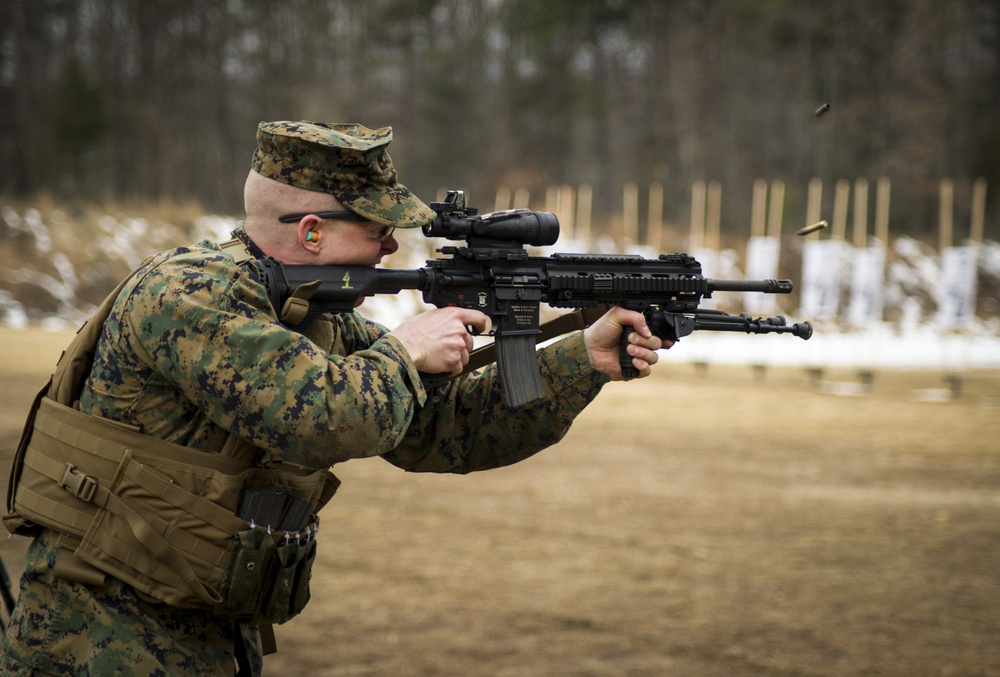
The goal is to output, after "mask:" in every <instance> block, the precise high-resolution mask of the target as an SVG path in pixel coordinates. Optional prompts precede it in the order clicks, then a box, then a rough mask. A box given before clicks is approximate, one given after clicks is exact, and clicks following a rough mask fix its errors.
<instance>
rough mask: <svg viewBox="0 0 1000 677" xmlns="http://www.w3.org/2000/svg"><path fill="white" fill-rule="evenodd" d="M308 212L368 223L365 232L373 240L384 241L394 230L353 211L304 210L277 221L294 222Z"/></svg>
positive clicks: (321, 216) (286, 215)
mask: <svg viewBox="0 0 1000 677" xmlns="http://www.w3.org/2000/svg"><path fill="white" fill-rule="evenodd" d="M310 214H311V215H313V216H317V217H319V218H321V219H337V220H338V221H359V222H362V223H367V224H368V225H367V226H366V227H365V232H366V233H367V234H368V237H370V238H371V239H373V240H378V241H379V242H385V241H386V240H387V239H389V237H391V236H392V233H393V231H394V230H396V227H395V226H383V225H382V224H379V223H370V222H369V221H368V219H367V218H365V217H364V216H361V215H360V214H355V213H354V212H304V213H302V214H285V215H284V216H279V217H278V221H280V222H281V223H296V222H297V221H301V220H302V219H303V218H305V217H307V216H309V215H310Z"/></svg>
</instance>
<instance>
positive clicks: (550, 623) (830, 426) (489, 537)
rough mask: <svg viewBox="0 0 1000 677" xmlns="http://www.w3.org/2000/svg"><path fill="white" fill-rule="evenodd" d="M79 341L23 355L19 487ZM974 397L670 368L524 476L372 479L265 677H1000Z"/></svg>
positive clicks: (4, 413) (982, 449)
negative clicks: (39, 412)
mask: <svg viewBox="0 0 1000 677" xmlns="http://www.w3.org/2000/svg"><path fill="white" fill-rule="evenodd" d="M691 340H692V341H694V340H697V338H696V337H695V338H692V339H691ZM747 340H755V339H753V338H750V337H748V339H747ZM765 340H766V339H765ZM66 341H67V337H66V336H65V335H58V334H37V333H19V332H0V357H2V374H3V388H2V389H0V405H2V406H0V437H2V443H3V446H2V447H0V449H2V451H0V456H2V458H3V460H2V464H3V465H2V467H3V468H4V470H3V471H2V479H3V486H6V476H7V465H8V461H7V460H6V459H7V457H8V456H9V454H10V452H11V450H12V447H13V445H14V443H15V441H16V438H17V437H18V435H19V432H20V426H21V420H22V417H23V414H24V411H25V409H26V407H27V406H28V403H29V400H30V398H31V396H32V395H33V393H34V391H35V390H36V389H37V388H38V386H39V385H40V384H41V381H42V380H43V379H44V377H45V374H46V373H47V372H48V371H49V368H50V367H51V366H52V364H53V363H54V360H55V358H56V356H57V355H58V353H59V351H60V350H61V348H62V347H63V345H64V344H65V342H66ZM681 347H682V346H681ZM681 347H679V348H678V349H680V348H681ZM824 377H825V378H826V379H830V380H837V381H847V380H849V379H851V378H853V375H852V374H849V373H846V372H845V373H840V374H826V375H825V376H824ZM963 386H964V387H963V392H962V396H961V397H960V398H958V399H954V400H952V401H945V402H931V401H921V399H920V398H919V397H917V395H918V394H919V393H917V392H916V391H921V390H923V389H928V388H941V387H943V381H942V375H941V374H935V373H930V372H907V373H902V372H882V373H878V374H876V379H875V382H874V389H873V391H872V392H871V394H869V395H867V396H854V397H841V396H833V395H828V394H823V393H822V392H821V391H820V389H819V388H817V387H816V384H815V383H814V382H813V381H811V380H810V378H809V377H808V376H807V375H806V374H804V373H802V372H801V371H799V370H787V369H786V370H769V371H768V372H767V373H766V374H764V375H763V376H762V377H761V375H759V374H756V375H755V374H754V372H753V371H752V370H751V369H750V368H748V367H735V368H733V367H729V368H725V369H724V368H721V367H712V368H710V369H709V370H708V371H707V372H706V373H702V372H698V371H696V370H695V368H694V367H692V366H690V365H687V364H677V363H673V364H672V363H671V353H666V354H665V355H664V358H663V362H662V363H661V365H660V368H659V369H658V372H657V374H656V375H655V376H654V377H652V378H649V379H645V380H643V381H640V382H635V383H630V384H612V385H611V386H609V387H608V388H607V389H606V391H605V393H603V394H602V397H601V399H600V400H599V401H598V403H597V404H595V405H594V406H593V407H592V408H591V409H590V410H588V411H587V412H585V413H584V415H583V416H582V417H581V418H580V419H579V421H578V423H577V425H576V426H575V427H574V429H573V430H572V431H571V432H570V434H569V435H568V437H567V438H566V440H565V441H564V442H562V443H561V444H560V445H558V446H557V447H555V448H553V449H550V450H547V451H546V452H543V453H542V454H540V455H539V456H536V457H535V458H532V459H529V460H528V461H525V462H523V463H521V464H519V465H516V466H513V467H510V468H505V469H500V470H496V471H492V472H487V473H481V474H479V475H475V476H468V477H452V476H425V475H408V474H405V473H403V472H401V471H399V470H397V469H395V468H393V467H392V466H390V465H389V464H387V463H384V462H381V461H379V460H377V459H371V460H365V461H355V462H352V463H348V464H346V465H344V466H342V467H341V468H339V469H338V470H337V472H338V475H339V476H340V477H341V479H343V480H344V485H343V487H342V489H341V493H340V494H339V495H338V496H337V497H336V498H335V499H334V501H333V502H332V503H331V504H330V506H329V507H328V508H327V509H326V510H325V513H324V515H323V517H324V522H323V529H322V531H321V532H320V541H321V552H320V555H319V559H318V562H317V567H316V572H315V574H314V578H313V588H314V591H313V602H312V603H311V604H310V606H309V607H308V609H307V610H306V612H305V613H304V614H303V615H302V616H300V617H299V618H297V619H295V620H293V621H291V622H290V623H288V624H287V625H284V626H280V627H279V628H278V629H277V633H278V644H279V653H278V654H277V655H275V656H271V657H269V658H267V659H266V662H265V666H266V670H265V672H266V674H274V675H278V674H286V675H293V674H294V675H300V674H308V675H331V676H340V677H347V676H369V675H394V676H396V675H398V676H401V677H417V676H420V677H426V676H435V675H448V676H455V675H490V676H496V677H504V676H517V677H542V676H545V677H548V676H555V675H558V676H571V675H572V676H594V677H597V676H619V675H620V676H632V675H654V676H659V675H681V676H688V675H693V676H723V675H726V676H729V675H775V676H789V677H790V676H800V675H801V676H806V675H815V676H833V675H844V676H848V675H849V676H857V675H898V676H900V677H903V676H907V677H909V676H911V675H928V676H941V677H945V676H948V677H955V676H980V677H982V676H987V675H1000V374H998V373H997V372H986V371H972V372H967V373H966V374H965V378H964V383H963ZM2 544H3V545H2V554H3V558H4V561H5V563H6V564H7V566H8V568H9V569H10V570H11V571H12V573H16V570H17V569H18V567H19V563H18V562H17V560H18V558H19V557H20V553H21V552H22V551H23V546H24V544H23V543H22V542H20V541H19V540H17V539H15V540H5V541H2Z"/></svg>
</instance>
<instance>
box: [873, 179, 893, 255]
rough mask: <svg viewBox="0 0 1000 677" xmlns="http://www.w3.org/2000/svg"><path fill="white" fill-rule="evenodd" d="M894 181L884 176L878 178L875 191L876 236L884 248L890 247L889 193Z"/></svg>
mask: <svg viewBox="0 0 1000 677" xmlns="http://www.w3.org/2000/svg"><path fill="white" fill-rule="evenodd" d="M891 190H892V182H891V181H889V178H888V177H886V176H883V177H882V178H880V179H879V180H878V185H877V187H876V193H875V237H877V238H878V240H879V242H880V243H881V246H882V248H883V249H886V248H888V247H889V193H890V191H891Z"/></svg>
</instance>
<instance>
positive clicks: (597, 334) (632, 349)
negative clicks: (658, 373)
mask: <svg viewBox="0 0 1000 677" xmlns="http://www.w3.org/2000/svg"><path fill="white" fill-rule="evenodd" d="M625 326H630V327H632V328H633V329H635V331H634V332H632V333H631V334H630V335H629V345H628V354H629V355H631V356H632V365H633V366H634V367H635V368H636V369H638V370H639V378H644V377H646V376H649V375H650V374H651V373H652V371H653V370H652V366H653V365H654V364H656V362H657V361H658V360H659V359H660V358H659V355H657V354H656V351H657V350H659V349H661V348H669V347H670V346H672V345H674V342H673V341H661V340H660V339H659V338H658V337H656V336H653V333H652V332H651V331H650V330H649V326H648V325H647V324H646V318H644V317H643V316H642V313H637V312H635V311H632V310H625V309H624V308H618V307H615V308H612V309H611V310H609V311H608V312H607V313H605V314H604V316H603V317H601V319H599V320H598V321H597V322H595V323H594V324H592V325H590V326H589V327H587V328H586V329H585V330H584V331H583V344H584V345H585V346H586V348H587V355H588V356H589V357H590V361H591V363H592V364H593V365H594V367H595V368H596V369H597V370H598V371H600V372H601V373H602V374H604V375H605V376H607V377H608V378H610V379H611V380H612V381H621V380H622V369H621V365H620V364H619V361H618V341H619V340H620V339H621V335H622V330H623V327H625Z"/></svg>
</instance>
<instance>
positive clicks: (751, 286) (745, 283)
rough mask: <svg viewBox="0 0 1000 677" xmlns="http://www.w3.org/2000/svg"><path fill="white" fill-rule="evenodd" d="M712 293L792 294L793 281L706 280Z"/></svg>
mask: <svg viewBox="0 0 1000 677" xmlns="http://www.w3.org/2000/svg"><path fill="white" fill-rule="evenodd" d="M706 281H707V282H708V287H709V289H711V290H712V291H760V292H764V293H765V294H791V293H792V288H793V285H792V281H791V280H711V279H710V280H706Z"/></svg>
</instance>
